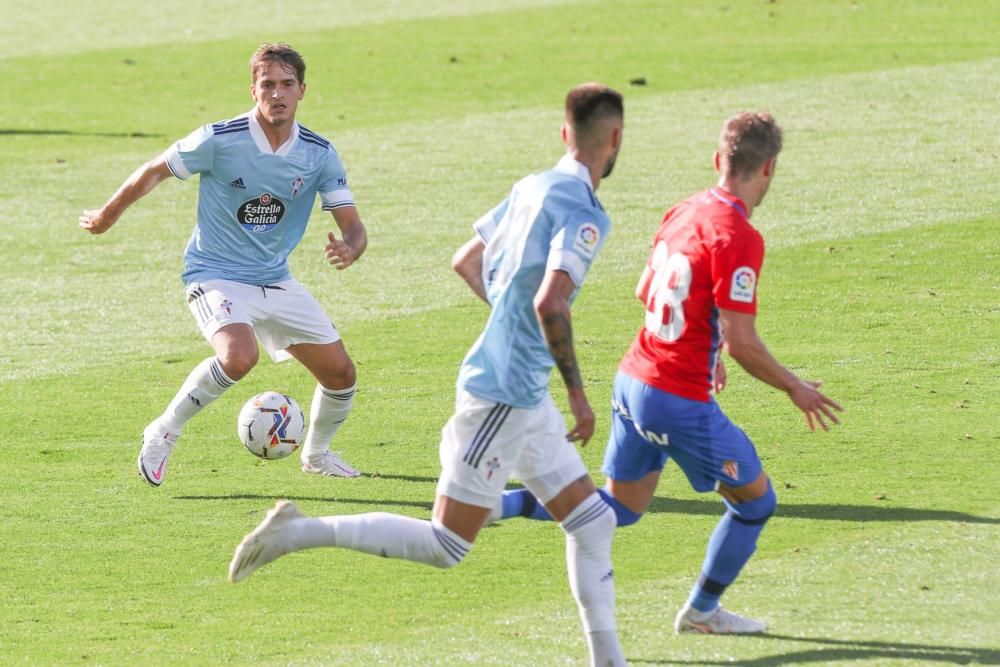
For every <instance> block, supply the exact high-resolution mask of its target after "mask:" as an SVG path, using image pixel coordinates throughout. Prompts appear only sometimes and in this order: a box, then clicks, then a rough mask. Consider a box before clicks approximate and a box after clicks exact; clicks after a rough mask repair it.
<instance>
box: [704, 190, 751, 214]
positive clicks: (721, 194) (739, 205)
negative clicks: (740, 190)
mask: <svg viewBox="0 0 1000 667" xmlns="http://www.w3.org/2000/svg"><path fill="white" fill-rule="evenodd" d="M708 194H709V195H710V196H711V197H713V198H715V199H717V200H719V201H720V202H722V203H723V204H725V205H726V206H728V207H730V208H732V209H734V210H735V211H737V212H738V213H739V214H740V215H742V216H743V219H744V220H747V221H749V220H750V216H748V215H747V206H746V204H744V203H743V200H742V199H740V198H739V197H737V196H735V195H732V194H730V193H728V192H726V191H725V190H723V189H722V188H710V189H709V191H708Z"/></svg>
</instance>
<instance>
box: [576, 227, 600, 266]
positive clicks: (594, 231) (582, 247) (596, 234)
mask: <svg viewBox="0 0 1000 667" xmlns="http://www.w3.org/2000/svg"><path fill="white" fill-rule="evenodd" d="M600 240H601V230H600V229H598V228H597V225H595V224H594V223H592V222H585V223H583V224H582V225H580V228H579V229H578V230H577V232H576V238H574V239H573V248H574V249H575V250H576V251H577V252H579V253H580V254H582V255H584V256H586V257H593V256H594V253H595V252H597V243H598V241H600Z"/></svg>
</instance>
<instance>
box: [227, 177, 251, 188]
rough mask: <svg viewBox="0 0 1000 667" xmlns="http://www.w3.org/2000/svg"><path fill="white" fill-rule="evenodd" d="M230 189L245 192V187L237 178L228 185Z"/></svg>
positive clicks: (241, 180)
mask: <svg viewBox="0 0 1000 667" xmlns="http://www.w3.org/2000/svg"><path fill="white" fill-rule="evenodd" d="M229 186H230V187H233V188H239V189H240V190H246V189H247V186H245V185H243V179H242V178H237V179H236V180H235V181H233V182H232V183H230V184H229Z"/></svg>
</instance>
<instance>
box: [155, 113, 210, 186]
mask: <svg viewBox="0 0 1000 667" xmlns="http://www.w3.org/2000/svg"><path fill="white" fill-rule="evenodd" d="M214 138H215V135H214V133H213V132H212V126H211V125H203V126H202V127H200V128H198V129H197V130H195V131H194V132H192V133H191V134H189V135H187V136H186V137H184V138H183V139H181V140H180V141H178V142H177V143H175V144H174V145H173V146H171V147H170V148H168V149H167V150H166V151H165V152H164V153H163V157H164V159H165V160H166V163H167V168H169V169H170V173H172V174H173V175H174V176H176V177H177V178H179V179H181V180H186V179H188V178H191V176H192V174H200V173H202V172H206V171H211V169H212V160H213V158H214V154H215V142H214Z"/></svg>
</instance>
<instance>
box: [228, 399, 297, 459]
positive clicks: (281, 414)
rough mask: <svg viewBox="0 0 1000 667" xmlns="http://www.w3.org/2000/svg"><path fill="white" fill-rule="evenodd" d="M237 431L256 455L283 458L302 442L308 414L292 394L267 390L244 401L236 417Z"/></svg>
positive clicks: (248, 449) (244, 444)
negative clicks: (304, 412) (237, 417)
mask: <svg viewBox="0 0 1000 667" xmlns="http://www.w3.org/2000/svg"><path fill="white" fill-rule="evenodd" d="M236 432H237V434H238V435H239V437H240V442H242V443H243V446H244V447H246V448H247V451H249V452H250V453H251V454H253V455H254V456H259V457H260V458H262V459H282V458H284V457H286V456H288V455H289V454H291V453H292V452H294V451H295V450H296V449H298V448H299V445H301V444H302V440H303V438H305V436H306V417H305V415H304V414H302V408H300V407H299V404H298V403H296V402H295V401H294V400H293V399H292V397H291V396H288V395H286V394H279V393H278V392H276V391H265V392H262V393H260V394H257V395H256V396H254V397H253V398H251V399H250V400H249V401H247V402H246V404H244V406H243V409H242V410H240V416H239V419H237V420H236Z"/></svg>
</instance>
